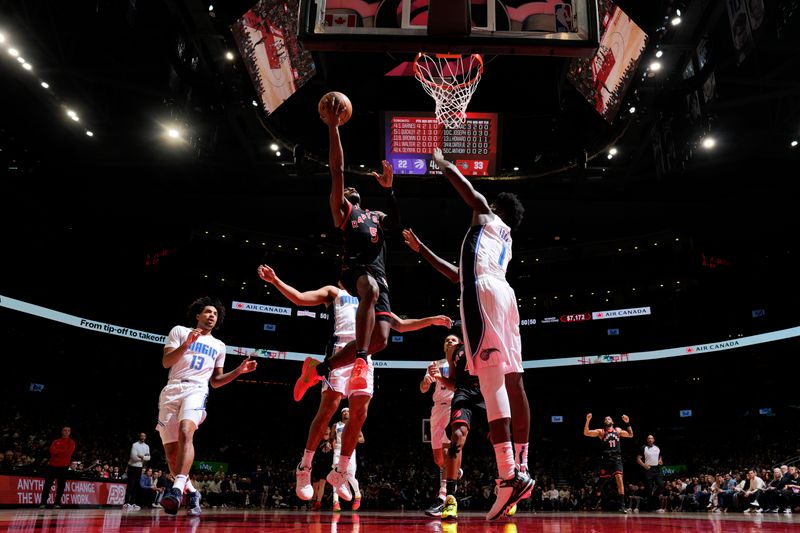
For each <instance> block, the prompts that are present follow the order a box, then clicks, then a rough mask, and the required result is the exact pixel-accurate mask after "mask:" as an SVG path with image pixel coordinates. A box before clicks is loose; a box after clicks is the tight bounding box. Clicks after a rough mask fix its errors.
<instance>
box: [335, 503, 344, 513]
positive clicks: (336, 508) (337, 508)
mask: <svg viewBox="0 0 800 533" xmlns="http://www.w3.org/2000/svg"><path fill="white" fill-rule="evenodd" d="M333 512H334V513H341V512H342V506H341V505H340V504H339V502H334V503H333Z"/></svg>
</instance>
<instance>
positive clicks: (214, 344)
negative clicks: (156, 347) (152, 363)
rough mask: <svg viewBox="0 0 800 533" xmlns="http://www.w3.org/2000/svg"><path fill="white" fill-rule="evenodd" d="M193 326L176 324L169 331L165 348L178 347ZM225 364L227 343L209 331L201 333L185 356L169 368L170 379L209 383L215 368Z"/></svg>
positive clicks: (184, 340)
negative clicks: (204, 333)
mask: <svg viewBox="0 0 800 533" xmlns="http://www.w3.org/2000/svg"><path fill="white" fill-rule="evenodd" d="M191 331H192V330H191V328H187V327H184V326H175V327H174V328H172V331H170V332H169V336H168V337H167V343H166V344H165V345H164V347H165V348H177V347H178V346H181V345H182V344H183V343H184V342H186V339H187V337H188V336H189V332H191ZM223 366H225V343H224V342H222V341H221V340H219V339H215V338H214V337H212V336H211V334H210V333H209V334H208V335H200V336H199V337H197V340H196V341H194V342H193V343H192V344H191V346H189V348H188V349H187V350H186V351H185V352H184V353H183V356H182V357H181V358H180V359H178V361H177V362H176V363H175V364H174V365H172V366H171V367H170V369H169V379H170V380H176V379H178V380H182V381H193V382H197V383H208V380H209V379H211V374H212V373H213V372H214V368H216V367H220V368H221V367H223Z"/></svg>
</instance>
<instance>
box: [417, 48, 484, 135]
mask: <svg viewBox="0 0 800 533" xmlns="http://www.w3.org/2000/svg"><path fill="white" fill-rule="evenodd" d="M482 74H483V58H481V56H480V55H478V54H472V55H470V56H467V57H464V56H460V55H451V54H433V55H428V54H425V53H420V54H418V55H417V59H416V60H415V61H414V75H415V76H416V78H417V79H418V80H419V82H420V83H421V84H422V87H423V88H424V89H425V92H427V93H428V94H429V95H430V96H431V98H433V100H434V102H436V118H437V119H438V120H439V122H440V123H441V124H443V125H444V126H445V127H446V128H450V129H455V128H458V127H460V126H463V125H464V122H466V120H467V106H468V105H469V101H470V100H471V99H472V95H473V93H474V92H475V89H477V88H478V82H480V81H481V75H482Z"/></svg>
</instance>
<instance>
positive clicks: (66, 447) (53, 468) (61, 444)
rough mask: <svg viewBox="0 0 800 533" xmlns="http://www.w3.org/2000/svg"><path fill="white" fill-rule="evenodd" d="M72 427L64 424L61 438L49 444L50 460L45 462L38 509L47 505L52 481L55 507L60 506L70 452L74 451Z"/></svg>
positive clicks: (58, 507) (70, 459)
mask: <svg viewBox="0 0 800 533" xmlns="http://www.w3.org/2000/svg"><path fill="white" fill-rule="evenodd" d="M71 433H72V428H70V427H69V426H64V427H63V428H62V429H61V438H58V439H56V440H54V441H53V442H52V443H51V444H50V460H49V461H48V463H47V470H46V473H45V476H44V487H43V488H42V496H41V499H40V500H39V501H40V502H41V503H40V505H39V508H40V509H43V508H44V507H45V506H46V505H47V500H48V498H50V489H51V487H52V485H53V481H54V480H55V482H56V499H55V508H56V509H60V508H61V498H62V496H63V495H64V488H65V487H66V484H67V470H68V469H69V464H70V463H71V462H72V454H73V453H74V452H75V441H74V440H72V439H71V438H70V434H71Z"/></svg>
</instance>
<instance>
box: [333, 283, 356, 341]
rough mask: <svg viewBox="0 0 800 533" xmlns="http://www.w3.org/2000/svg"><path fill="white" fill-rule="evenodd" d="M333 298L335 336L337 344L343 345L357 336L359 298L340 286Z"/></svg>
mask: <svg viewBox="0 0 800 533" xmlns="http://www.w3.org/2000/svg"><path fill="white" fill-rule="evenodd" d="M338 291H339V292H338V293H337V295H336V298H335V299H334V300H333V337H334V341H333V342H334V344H335V345H336V346H343V345H345V344H347V343H348V342H350V341H351V340H354V339H355V338H356V309H358V298H357V297H356V296H351V295H350V293H348V292H347V291H346V290H344V289H342V288H339V290H338Z"/></svg>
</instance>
